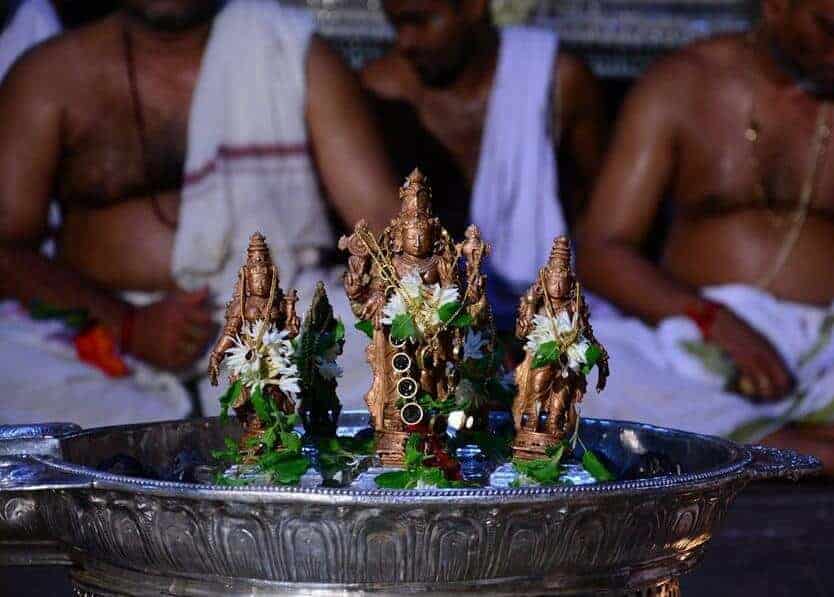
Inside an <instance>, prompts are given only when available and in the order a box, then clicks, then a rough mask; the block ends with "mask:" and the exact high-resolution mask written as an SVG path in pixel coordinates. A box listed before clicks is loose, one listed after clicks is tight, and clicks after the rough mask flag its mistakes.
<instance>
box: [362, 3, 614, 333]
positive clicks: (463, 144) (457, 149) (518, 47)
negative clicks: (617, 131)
mask: <svg viewBox="0 0 834 597" xmlns="http://www.w3.org/2000/svg"><path fill="white" fill-rule="evenodd" d="M488 5H489V3H488V2H486V1H484V0H425V1H424V0H385V1H384V2H383V7H384V9H385V12H386V14H387V16H388V19H389V20H390V22H391V24H392V25H393V26H394V28H395V29H396V34H397V38H396V45H395V47H394V48H393V50H391V52H390V53H389V54H387V55H386V56H384V57H383V58H381V59H380V60H378V61H376V62H373V63H371V64H370V65H368V66H367V67H366V68H365V69H364V71H363V73H362V77H363V81H364V83H365V86H366V87H367V88H368V89H369V90H370V92H371V93H372V94H373V95H374V96H375V100H376V101H375V104H376V112H377V115H378V117H379V118H380V119H381V121H382V124H383V127H382V130H383V131H384V135H385V137H386V145H387V147H388V149H389V154H390V155H391V156H392V158H393V159H394V161H395V163H396V166H397V168H398V170H399V174H400V175H401V176H405V175H407V174H408V173H409V172H410V171H411V170H412V168H413V167H414V165H415V164H417V165H419V167H420V169H421V170H422V171H423V172H424V173H425V174H427V175H428V176H429V178H431V180H432V186H433V188H434V193H435V196H436V197H435V209H436V211H437V214H438V216H439V217H440V219H441V221H442V222H443V224H444V226H446V228H447V229H448V230H449V232H450V233H451V234H452V236H454V237H455V238H462V237H463V233H464V230H465V228H466V226H467V224H468V223H469V222H474V223H475V224H478V225H479V226H480V228H481V232H482V234H483V237H484V239H485V240H487V241H488V242H490V243H492V245H493V254H492V256H491V257H490V258H489V259H488V260H487V265H488V267H489V268H490V271H489V272H488V273H490V274H493V275H491V276H490V279H489V284H488V287H487V288H488V292H489V293H490V300H491V301H492V304H493V309H494V312H495V315H496V319H497V321H498V324H499V327H500V328H502V329H512V328H513V325H514V323H513V317H514V314H515V308H516V306H517V304H518V296H519V295H520V294H522V293H523V292H524V290H525V289H526V288H527V287H528V286H529V285H530V283H531V282H532V280H533V279H534V278H535V277H536V274H537V272H538V267H539V264H541V263H544V262H545V261H547V257H548V254H549V251H550V246H551V243H552V242H553V238H554V237H556V236H557V235H558V234H564V233H566V232H567V231H568V224H570V222H571V220H572V217H573V215H574V212H575V211H576V210H578V208H579V207H580V204H581V203H582V201H583V199H584V197H585V196H586V193H587V191H588V184H589V182H590V181H591V180H592V179H593V178H594V176H595V174H596V172H597V168H598V164H599V161H600V159H601V154H602V150H603V139H604V128H605V126H604V124H605V123H604V120H605V119H604V109H603V106H602V99H601V93H600V90H599V88H598V86H597V83H596V81H595V79H594V78H593V75H592V74H591V73H590V72H589V71H588V69H587V68H586V67H585V66H584V65H583V64H582V63H581V62H580V61H579V60H577V59H576V58H573V57H571V56H569V55H568V54H565V53H564V52H559V51H558V40H557V37H556V34H555V33H554V32H551V31H546V30H537V29H531V28H507V29H504V30H500V31H499V30H497V29H496V28H495V26H494V25H493V24H492V22H491V21H490V15H489V11H488ZM557 155H558V160H557ZM557 163H558V166H559V168H557ZM560 173H561V174H563V175H570V176H561V177H560V176H559V174H560ZM560 183H561V184H560ZM560 188H561V189H562V192H561V193H560V192H559V190H560ZM563 204H564V206H565V207H566V208H567V209H563Z"/></svg>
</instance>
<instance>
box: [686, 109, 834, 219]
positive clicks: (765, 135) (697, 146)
mask: <svg viewBox="0 0 834 597" xmlns="http://www.w3.org/2000/svg"><path fill="white" fill-rule="evenodd" d="M833 125H834V109H832V107H828V108H824V107H822V106H820V105H801V106H800V105H786V104H785V103H784V102H767V103H764V102H760V103H759V104H758V105H756V106H754V107H751V106H750V103H749V101H748V102H746V103H742V104H741V105H739V106H733V109H727V108H726V107H725V108H724V109H723V111H722V109H721V106H715V107H714V108H713V109H711V110H710V109H707V108H706V107H705V110H704V112H703V113H702V114H701V115H700V116H699V117H696V118H693V119H692V122H691V123H689V124H688V126H686V127H685V129H684V134H683V135H682V138H681V140H680V143H679V146H678V156H677V157H678V175H677V193H676V194H677V196H678V197H679V198H681V199H682V200H683V202H684V203H687V202H698V201H700V200H702V198H703V197H705V196H707V197H717V198H719V199H720V200H721V201H724V202H727V201H730V202H732V201H738V202H742V203H745V204H747V203H749V202H751V201H756V200H758V201H761V202H762V203H763V204H771V205H780V206H782V207H785V208H790V206H791V204H796V203H798V202H799V201H800V199H801V196H802V195H803V193H805V192H808V191H805V190H804V189H806V188H807V189H808V190H809V191H810V192H811V203H812V204H813V205H814V206H816V207H821V208H834V176H832V166H834V156H832V155H831V154H832V153H834V151H832V149H834V148H830V147H829V145H830V138H829V137H830V130H831V127H832V126H833Z"/></svg>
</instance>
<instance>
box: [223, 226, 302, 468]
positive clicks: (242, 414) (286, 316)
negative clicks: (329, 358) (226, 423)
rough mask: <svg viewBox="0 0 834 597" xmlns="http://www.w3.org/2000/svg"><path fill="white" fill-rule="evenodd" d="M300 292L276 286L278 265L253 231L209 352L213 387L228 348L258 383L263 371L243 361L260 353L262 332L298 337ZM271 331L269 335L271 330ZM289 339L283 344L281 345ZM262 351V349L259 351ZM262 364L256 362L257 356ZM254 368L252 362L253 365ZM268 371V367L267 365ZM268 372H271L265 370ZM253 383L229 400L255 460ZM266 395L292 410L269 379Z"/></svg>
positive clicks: (244, 446)
mask: <svg viewBox="0 0 834 597" xmlns="http://www.w3.org/2000/svg"><path fill="white" fill-rule="evenodd" d="M296 302H298V296H297V293H296V291H295V290H291V291H290V292H289V293H288V294H286V295H285V294H284V293H283V292H282V290H281V287H280V286H279V277H278V268H277V267H276V266H275V265H274V264H273V262H272V257H271V256H270V253H269V247H268V246H267V244H266V242H265V239H264V237H263V235H261V234H260V233H258V232H256V233H255V234H253V235H252V236H251V238H250V239H249V247H248V249H247V257H246V265H244V266H243V267H241V268H240V271H239V273H238V279H237V282H236V283H235V288H234V293H233V295H232V300H231V301H230V302H229V303H228V304H227V305H226V324H225V326H224V328H223V333H222V335H221V337H220V339H219V340H218V341H217V343H216V344H215V346H214V349H213V350H212V353H211V357H210V359H209V376H210V379H211V383H212V385H217V376H218V374H219V370H220V365H221V363H222V362H223V361H224V359H227V358H228V356H229V354H228V353H229V352H230V351H233V350H235V349H237V351H238V352H240V353H241V356H240V359H241V360H242V363H243V364H242V365H241V367H240V369H241V370H245V371H247V372H251V373H252V379H253V380H255V381H257V379H258V376H261V375H262V374H261V373H260V372H259V371H252V368H249V369H247V368H246V365H247V363H246V361H249V362H250V363H255V362H256V359H258V353H259V351H261V348H262V347H263V345H264V342H265V336H269V337H273V336H274V335H275V333H280V332H282V331H285V332H286V333H285V334H283V339H284V340H289V339H292V338H294V337H295V336H297V335H298V332H299V319H298V316H297V315H296V312H295V304H296ZM271 331H272V333H271ZM286 344H287V343H286V342H284V345H286ZM261 352H264V351H261ZM257 363H258V365H260V360H257ZM253 367H254V365H253ZM266 368H267V369H268V366H267V367H266ZM263 375H265V376H268V375H269V373H268V372H267V373H266V374H263ZM240 377H241V374H240V373H237V374H235V373H233V374H232V375H231V376H230V378H229V382H230V383H232V384H234V383H235V382H236V381H238V379H240ZM252 387H253V386H252V385H247V384H246V383H244V384H242V389H241V391H240V393H239V394H238V395H237V397H236V399H235V400H234V402H233V403H232V404H231V406H232V408H234V410H235V413H236V414H237V417H238V420H239V421H240V422H241V423H242V425H243V428H244V434H243V437H242V438H241V440H240V446H241V451H242V452H246V453H248V454H249V458H250V459H251V458H253V457H254V455H255V451H254V450H253V449H252V447H251V445H252V442H251V441H250V440H251V439H252V438H254V437H258V436H259V435H260V434H261V433H262V432H263V426H262V421H260V419H259V418H258V415H257V413H256V412H255V408H254V406H253V405H252V403H251V400H250V399H251V396H252V391H253V390H252ZM260 387H262V393H263V396H264V398H265V399H267V400H272V401H274V403H275V404H276V405H277V407H278V409H279V410H280V411H282V412H285V413H292V412H293V411H294V409H295V405H294V403H293V401H292V399H291V398H290V397H289V396H288V395H287V394H286V392H284V391H283V390H282V389H281V388H280V387H279V385H277V384H274V383H269V382H267V383H266V384H261V386H260Z"/></svg>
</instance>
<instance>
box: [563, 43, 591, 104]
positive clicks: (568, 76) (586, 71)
mask: <svg viewBox="0 0 834 597" xmlns="http://www.w3.org/2000/svg"><path fill="white" fill-rule="evenodd" d="M553 69H554V71H555V73H554V79H553V91H554V93H556V92H558V90H559V88H562V89H563V90H565V91H567V92H568V93H567V95H569V96H573V95H574V92H576V91H580V90H581V89H582V88H584V87H585V86H587V85H589V84H594V83H595V81H596V78H595V77H594V73H593V72H592V71H591V69H590V67H589V66H588V65H587V63H586V62H585V61H584V60H582V59H581V58H580V57H578V56H575V55H574V54H570V53H568V52H559V56H558V58H557V59H556V64H554V65H553Z"/></svg>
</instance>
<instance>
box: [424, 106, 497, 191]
mask: <svg viewBox="0 0 834 597" xmlns="http://www.w3.org/2000/svg"><path fill="white" fill-rule="evenodd" d="M417 113H418V115H419V118H420V121H421V123H422V125H423V127H424V128H425V129H426V130H427V131H428V132H429V133H430V134H431V135H432V136H433V137H434V138H435V139H437V140H438V141H439V142H440V144H441V145H443V147H445V148H446V150H447V151H448V152H449V153H450V155H451V156H452V157H453V158H454V160H455V161H456V162H457V164H458V166H459V167H461V168H462V169H463V170H464V171H465V172H466V174H467V177H468V178H470V180H471V179H473V178H474V173H475V171H476V170H477V166H478V160H479V157H480V149H481V138H482V137H483V131H484V125H485V120H486V102H482V103H478V104H476V105H463V104H461V105H458V104H455V103H454V102H449V101H443V102H438V101H432V100H428V101H424V102H423V103H421V105H418V106H417Z"/></svg>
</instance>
